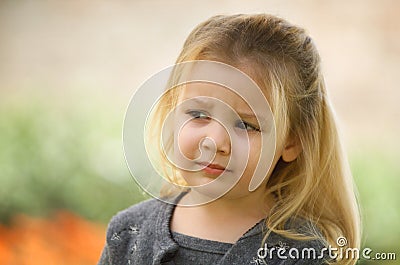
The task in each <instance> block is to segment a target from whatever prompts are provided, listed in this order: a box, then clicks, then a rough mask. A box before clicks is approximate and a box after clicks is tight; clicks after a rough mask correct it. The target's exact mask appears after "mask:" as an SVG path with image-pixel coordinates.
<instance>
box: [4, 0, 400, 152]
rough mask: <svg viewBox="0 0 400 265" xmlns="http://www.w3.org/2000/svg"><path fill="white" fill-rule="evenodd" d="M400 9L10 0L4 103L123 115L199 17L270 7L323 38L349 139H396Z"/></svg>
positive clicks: (369, 4) (399, 4)
mask: <svg viewBox="0 0 400 265" xmlns="http://www.w3.org/2000/svg"><path fill="white" fill-rule="evenodd" d="M398 10H400V1H388V0H384V1H361V0H358V1H344V0H341V1H305V0H303V1H282V0H276V1H227V0H225V1H212V0H207V1H177V0H174V1H1V2H0V38H1V40H0V103H1V102H3V103H5V102H7V101H13V102H14V103H16V104H17V103H18V102H24V101H27V100H28V101H29V100H31V99H34V98H40V99H41V100H43V102H51V103H52V104H54V103H56V104H64V105H67V106H69V105H71V106H73V105H74V104H81V105H84V104H90V102H91V101H92V100H101V101H102V102H103V104H104V108H110V109H114V110H116V111H117V113H118V115H120V116H121V119H122V117H123V114H124V111H125V108H126V106H127V104H128V101H129V98H130V97H131V95H132V93H133V91H134V90H135V89H136V88H137V87H138V86H139V85H140V84H141V82H143V81H144V80H145V79H146V78H148V77H149V76H150V75H152V74H153V73H155V72H156V71H158V70H160V69H162V68H164V67H166V66H168V65H170V64H172V63H173V62H174V61H175V58H176V56H177V54H178V52H179V50H180V48H181V46H182V44H183V41H184V39H185V37H186V36H187V34H188V33H189V32H190V30H191V29H192V28H193V27H194V26H195V25H197V24H198V23H199V22H201V21H203V20H205V19H207V18H208V17H210V16H212V15H215V14H231V13H238V12H241V13H258V12H268V13H272V14H276V15H279V16H282V17H284V18H287V19H288V20H290V21H292V22H294V23H296V24H299V25H302V26H304V27H305V28H306V29H307V30H308V31H309V33H310V34H311V35H312V37H313V38H314V40H315V41H316V43H317V45H318V47H319V50H320V53H321V56H322V59H323V68H324V72H325V77H326V82H327V84H328V89H329V93H330V95H331V98H332V101H333V104H334V106H335V107H336V111H337V114H338V116H339V120H340V125H341V128H342V132H343V135H344V137H345V140H346V142H347V144H349V145H352V144H353V143H356V144H357V143H358V142H359V141H360V140H363V141H367V142H368V141H372V142H373V141H377V142H378V141H382V140H383V141H387V142H388V143H386V144H388V145H390V142H391V141H393V140H395V139H396V137H397V135H399V133H400V129H399V128H400V127H399V121H400V104H399V103H398V101H399V100H400V91H399V86H398V82H397V78H398V77H399V74H400V73H399V69H400V37H399V36H400V18H399V17H400V16H399V15H398ZM385 139H386V140H385ZM397 142H398V141H397ZM356 144H354V145H356Z"/></svg>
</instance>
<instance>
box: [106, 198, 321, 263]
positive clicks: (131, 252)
mask: <svg viewBox="0 0 400 265" xmlns="http://www.w3.org/2000/svg"><path fill="white" fill-rule="evenodd" d="M183 195H184V194H180V195H178V196H177V197H176V199H175V201H176V202H177V201H179V199H180V198H181V197H182V196H183ZM174 208H175V205H173V204H168V203H165V202H162V201H160V200H157V199H149V200H146V201H143V202H141V203H139V204H136V205H134V206H131V207H130V208H128V209H126V210H124V211H121V212H119V213H118V214H117V215H115V216H114V217H113V218H112V220H111V222H110V223H109V226H108V230H107V241H106V245H105V247H104V249H103V252H102V255H101V258H100V261H99V263H98V265H122V264H123V265H156V264H163V265H174V264H175V265H178V263H176V262H177V260H181V257H180V258H179V259H175V258H177V257H178V256H179V255H176V254H177V253H178V250H179V248H180V247H179V245H178V243H177V242H176V241H175V240H174V239H173V237H172V235H171V230H170V221H171V217H172V214H173V210H174ZM265 229H266V228H265V225H264V222H259V223H257V224H256V225H255V226H253V227H252V228H251V229H249V230H248V231H247V232H246V233H245V234H243V235H242V237H241V238H240V239H239V240H238V241H237V242H236V243H235V244H232V246H231V247H230V248H226V244H225V245H224V243H222V242H215V241H214V242H211V241H210V242H211V243H213V244H214V245H216V244H215V243H221V245H224V247H225V248H224V251H226V250H227V251H226V253H225V254H224V255H222V256H221V259H220V260H219V262H218V263H216V264H219V265H228V264H229V265H232V264H238V265H239V264H240V265H243V264H255V265H257V264H271V265H275V264H325V263H324V260H323V259H321V258H318V256H319V253H320V251H321V249H322V248H323V247H324V246H323V244H322V243H321V242H319V241H317V240H311V241H295V240H291V239H287V238H284V237H282V236H279V235H277V234H275V233H272V234H271V235H270V236H269V237H268V240H267V242H266V243H267V249H268V251H267V252H266V251H264V250H265V248H264V249H262V250H260V247H261V242H262V239H263V231H264V232H265ZM204 242H207V241H204ZM217 246H218V244H217ZM264 246H265V245H264ZM290 248H295V249H297V252H296V250H294V251H293V252H292V254H293V255H289V250H290ZM311 248H312V249H315V251H316V257H317V258H313V255H312V252H313V251H312V250H311V252H310V249H311ZM278 250H280V251H281V255H280V257H278V255H277V253H278V252H279V251H278ZM303 250H306V251H304V255H303V256H302V251H303ZM283 251H285V252H284V253H285V254H284V255H282V252H283ZM197 253H198V255H199V257H198V264H204V263H203V262H202V261H203V260H210V259H208V258H207V256H206V255H212V254H210V253H208V252H205V251H204V252H202V251H198V252H197ZM297 253H299V254H297ZM307 253H311V254H308V255H307ZM196 255H197V254H196ZM325 256H326V255H325ZM285 257H286V259H285ZM302 257H303V258H304V257H305V259H302ZM210 258H211V257H210ZM179 264H181V263H179Z"/></svg>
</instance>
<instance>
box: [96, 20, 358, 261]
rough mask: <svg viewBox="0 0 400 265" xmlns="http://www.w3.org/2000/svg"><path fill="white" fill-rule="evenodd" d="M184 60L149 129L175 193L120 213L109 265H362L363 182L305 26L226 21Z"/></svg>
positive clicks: (110, 238) (196, 35) (193, 41)
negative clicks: (356, 179) (359, 197)
mask: <svg viewBox="0 0 400 265" xmlns="http://www.w3.org/2000/svg"><path fill="white" fill-rule="evenodd" d="M176 63H177V65H176V67H175V68H174V69H173V71H172V73H171V75H170V86H169V87H168V88H167V90H166V92H165V93H164V94H163V96H162V97H161V99H160V100H159V102H158V103H157V104H156V107H155V111H154V112H153V113H152V116H151V119H150V120H151V121H152V124H153V125H152V126H153V127H151V129H150V130H148V131H149V134H151V142H153V143H155V144H156V147H157V148H158V149H163V148H166V149H168V150H167V151H166V152H164V151H161V152H160V153H161V155H160V157H161V160H159V161H162V163H161V166H160V168H161V170H159V172H162V174H163V176H164V178H165V179H167V180H168V181H169V182H170V183H171V186H173V187H175V188H174V189H172V188H170V187H164V188H163V189H162V191H161V195H160V197H159V198H158V199H149V200H146V201H144V202H141V203H139V204H137V205H134V206H132V207H130V208H128V209H126V210H124V211H122V212H120V213H118V214H117V215H116V216H114V217H113V219H112V220H111V222H110V224H109V227H108V231H107V242H106V246H105V248H104V250H103V253H102V256H101V259H100V261H99V264H101V265H103V264H104V265H105V264H132V265H133V264H140V265H147V264H171V265H172V264H176V265H178V264H184V265H190V264H196V265H198V264H221V265H222V264H328V263H335V264H355V262H356V258H354V257H351V256H346V255H345V253H346V252H345V249H343V248H344V247H345V248H359V244H360V224H359V223H360V222H359V213H358V205H357V202H356V198H355V194H354V191H353V184H352V177H351V174H350V172H349V170H348V167H347V161H346V159H345V156H344V154H343V151H342V149H341V143H340V140H339V137H338V132H337V129H336V126H335V121H334V116H333V111H332V108H331V106H330V104H329V100H328V96H327V93H326V89H325V85H324V81H323V76H322V73H321V66H320V58H319V55H318V52H317V50H316V47H315V45H314V43H313V41H312V40H311V38H310V37H309V36H308V35H307V34H306V33H305V31H304V30H303V29H301V28H299V27H297V26H294V25H292V24H290V23H288V22H287V21H285V20H283V19H281V18H277V17H274V16H271V15H266V14H257V15H232V16H214V17H212V18H210V19H208V20H207V21H205V22H203V23H201V24H200V25H199V26H197V27H196V28H195V29H194V30H193V31H192V32H191V33H190V35H189V37H188V38H187V40H186V41H185V44H184V46H183V49H182V51H181V54H180V55H179V57H178V59H177V62H176ZM205 73H206V74H205ZM205 75H208V77H210V79H209V80H210V82H203V81H201V80H204V79H202V78H199V77H200V76H205ZM176 80H180V81H182V80H186V81H187V82H180V81H176ZM188 80H189V81H190V82H188ZM199 80H200V81H199ZM249 80H251V82H249ZM254 86H256V87H257V88H259V90H257V89H255V88H254ZM264 101H265V104H263V102H264ZM265 106H267V107H265ZM165 124H169V125H171V124H172V126H174V127H172V128H171V127H168V126H164V125H165ZM165 128H167V129H165ZM168 128H169V129H168ZM165 130H166V131H167V132H170V134H171V135H172V138H171V139H172V142H169V144H168V143H167V144H165V143H164V142H163V141H164V140H162V139H161V138H162V137H163V135H162V134H163V131H165ZM153 139H154V141H153ZM176 187H178V189H176ZM179 187H180V188H179ZM343 242H344V243H343ZM340 250H341V251H340Z"/></svg>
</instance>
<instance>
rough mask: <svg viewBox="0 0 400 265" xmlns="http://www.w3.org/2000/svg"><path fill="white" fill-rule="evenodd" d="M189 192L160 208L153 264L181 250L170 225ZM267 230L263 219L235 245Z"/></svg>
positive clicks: (172, 199)
mask: <svg viewBox="0 0 400 265" xmlns="http://www.w3.org/2000/svg"><path fill="white" fill-rule="evenodd" d="M187 192H188V191H184V192H181V193H179V194H178V195H176V196H174V197H173V198H170V199H169V200H167V201H168V203H167V202H165V201H164V202H163V203H162V207H160V208H159V211H158V213H157V219H156V220H155V222H156V226H155V229H156V230H155V234H156V241H157V244H155V246H154V247H155V248H157V249H154V251H155V260H154V263H153V264H157V262H156V261H157V260H158V262H161V263H163V262H167V261H169V260H171V259H172V258H173V256H174V255H175V252H176V251H177V250H178V249H179V245H178V244H177V243H176V242H175V241H174V240H173V238H172V235H171V229H170V224H171V220H172V215H173V212H174V210H175V207H176V204H178V202H179V201H180V199H181V198H182V197H183V196H184V195H185V194H186V193H187ZM265 229H266V228H265V219H262V220H260V221H259V222H258V223H257V224H255V225H254V226H253V227H251V228H250V229H249V230H248V231H247V232H246V233H244V234H243V235H242V236H241V237H240V238H239V240H238V241H237V242H236V243H235V244H234V245H236V244H238V243H239V242H241V241H242V240H244V239H246V238H248V237H252V236H254V235H258V234H260V233H261V232H263V231H265Z"/></svg>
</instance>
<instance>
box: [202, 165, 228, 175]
mask: <svg viewBox="0 0 400 265" xmlns="http://www.w3.org/2000/svg"><path fill="white" fill-rule="evenodd" d="M198 164H199V165H201V166H203V167H204V168H203V169H202V170H203V171H204V172H206V173H208V174H212V175H221V174H222V173H223V172H224V171H227V172H229V171H230V170H228V169H226V168H225V167H223V166H221V165H218V164H209V163H198Z"/></svg>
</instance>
